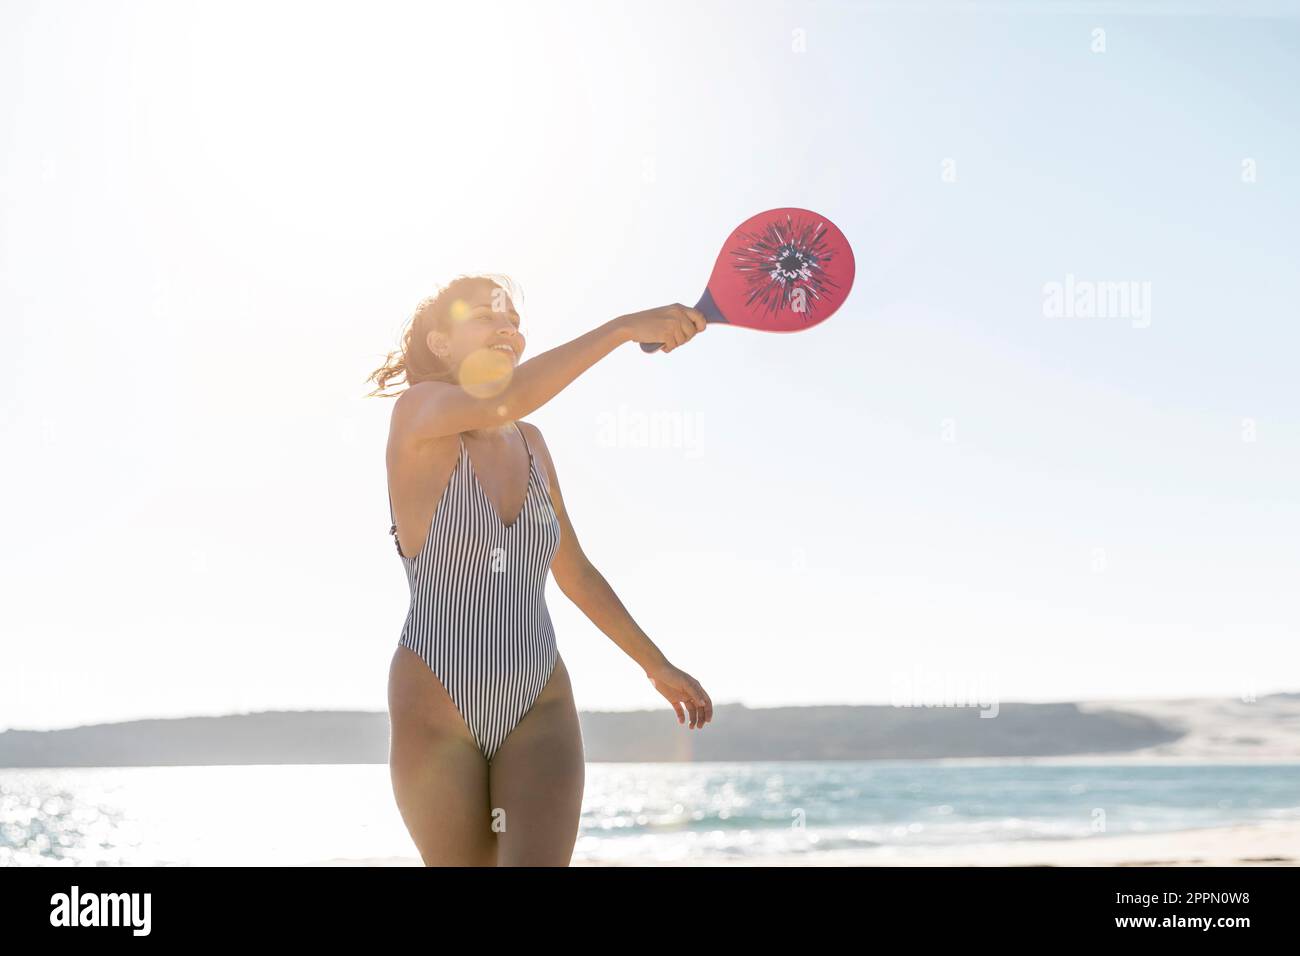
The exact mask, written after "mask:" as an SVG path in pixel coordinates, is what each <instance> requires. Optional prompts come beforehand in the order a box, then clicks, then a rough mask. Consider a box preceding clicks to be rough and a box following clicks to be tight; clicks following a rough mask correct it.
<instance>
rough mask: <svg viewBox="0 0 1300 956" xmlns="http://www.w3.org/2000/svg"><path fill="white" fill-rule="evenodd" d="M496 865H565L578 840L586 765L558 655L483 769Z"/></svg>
mask: <svg viewBox="0 0 1300 956" xmlns="http://www.w3.org/2000/svg"><path fill="white" fill-rule="evenodd" d="M488 778H489V788H490V791H489V792H490V798H491V804H492V807H493V810H494V811H495V812H496V813H497V817H498V821H499V822H498V824H497V829H498V831H499V832H498V833H497V863H498V865H499V866H568V865H569V861H570V860H571V858H572V857H573V845H574V843H576V842H577V839H578V821H579V818H580V817H581V815H582V791H583V786H584V784H585V781H586V765H585V762H584V757H583V752H582V730H581V727H580V725H579V723H578V709H577V707H576V706H575V705H574V702H573V688H572V686H571V685H570V684H569V672H568V669H567V668H565V666H564V661H563V660H557V661H556V664H555V670H554V671H553V672H552V673H551V677H550V680H548V681H547V683H546V687H545V688H543V690H542V693H541V696H539V697H538V698H537V702H536V703H535V704H534V705H533V707H532V709H531V710H529V711H528V713H527V714H526V715H525V716H524V719H523V720H521V721H520V722H519V724H518V725H517V726H516V727H515V729H514V730H512V731H511V732H510V735H509V736H508V737H506V739H505V742H504V743H502V744H501V746H500V747H498V748H497V752H496V754H495V755H494V756H493V758H492V763H491V764H490V765H489V767H488Z"/></svg>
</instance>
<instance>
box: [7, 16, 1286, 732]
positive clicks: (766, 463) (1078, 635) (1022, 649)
mask: <svg viewBox="0 0 1300 956" xmlns="http://www.w3.org/2000/svg"><path fill="white" fill-rule="evenodd" d="M1289 9H1293V8H1287V7H1285V6H1282V5H1278V4H1251V3H1245V4H1229V3H1224V4H1191V3H1174V4H1155V3H1147V4H1125V5H1116V4H1104V3H1099V4H1083V3H1032V4H1021V3H960V4H958V3H924V2H922V3H917V4H902V3H877V4H870V3H801V2H784V3H783V2H770V0H761V2H744V3H741V2H739V0H737V2H715V3H695V2H669V3H662V2H661V3H656V4H653V5H643V6H641V7H639V8H634V7H631V6H629V5H623V4H609V5H606V4H573V3H545V4H540V3H496V2H477V3H472V4H470V3H456V4H410V5H406V4H402V5H399V4H392V3H378V4H375V3H366V4H364V5H363V4H360V3H349V4H321V3H312V4H310V5H308V4H290V3H276V4H267V5H263V4H253V3H231V2H222V3H183V4H176V3H129V4H128V3H121V2H118V3H88V2H83V3H60V4H46V3H36V2H13V0H10V2H6V3H5V4H4V5H3V7H2V8H0V323H2V324H0V330H2V332H3V343H4V347H3V348H0V441H2V442H3V449H4V461H5V464H6V467H5V468H4V469H3V471H0V534H2V536H3V540H4V547H3V549H2V550H0V562H2V563H0V580H2V581H3V585H2V586H0V588H2V592H3V593H2V596H0V728H10V727H16V728H29V729H41V728H55V727H68V726H76V725H80V724H86V723H97V722H105V721H117V720H129V719H137V718H148V717H178V716H189V715H216V714H227V713H247V712H253V711H262V710H315V709H348V710H352V709H356V710H371V711H373V710H383V709H385V708H386V706H387V698H386V682H387V674H388V667H389V663H390V660H391V657H392V654H393V651H394V650H395V648H396V646H397V641H398V638H399V636H400V632H401V627H402V623H403V620H404V618H405V616H406V611H407V601H408V591H407V581H406V577H405V574H404V571H403V568H402V565H401V562H400V560H399V558H398V556H397V554H396V553H395V550H394V548H393V542H392V538H391V537H390V536H389V534H388V527H389V516H388V501H387V495H386V484H385V473H384V448H385V443H386V440H387V428H388V421H389V413H390V410H391V407H392V404H391V403H392V399H388V398H375V397H367V392H368V391H369V390H370V388H371V387H372V386H371V385H370V384H369V383H368V382H366V377H367V376H368V375H369V374H370V373H371V371H373V370H374V369H375V368H376V367H378V366H379V365H380V364H381V363H382V362H383V360H384V358H385V356H386V355H387V354H388V352H389V351H390V350H392V349H395V348H397V347H398V344H399V335H400V333H401V331H402V328H403V326H404V324H405V323H406V321H407V319H408V318H409V316H410V314H411V312H412V310H413V309H414V307H415V305H416V303H417V302H418V301H419V300H420V299H421V298H423V297H425V296H426V295H429V294H430V293H431V292H433V291H435V290H436V288H437V287H438V285H439V284H440V283H442V282H445V281H446V280H447V279H449V278H450V277H451V276H453V275H455V274H458V273H461V272H471V271H483V270H486V271H493V272H504V273H507V274H509V275H511V276H512V277H514V278H515V279H516V280H517V281H518V282H519V284H520V285H521V287H522V289H523V292H524V294H523V296H522V298H521V299H520V300H518V301H517V302H516V305H517V307H518V308H519V311H520V314H521V317H522V328H523V332H524V334H525V336H526V337H527V340H528V346H527V350H526V352H525V356H524V358H525V361H526V360H527V359H528V358H530V357H532V356H534V355H537V354H540V353H541V352H544V351H546V350H548V349H551V348H554V347H556V346H559V345H562V344H563V343H565V342H568V341H570V340H572V339H574V338H576V337H578V336H580V335H583V334H585V333H586V332H588V331H590V330H591V329H593V328H595V327H596V326H598V325H600V324H602V323H604V322H607V321H609V320H610V319H612V318H614V317H616V316H619V315H622V314H625V313H629V312H634V311H640V310H642V309H648V308H651V307H654V306H658V305H664V304H667V303H671V302H682V303H685V304H687V305H693V304H694V303H695V301H696V300H697V299H698V297H699V295H700V293H701V292H702V291H703V287H704V283H705V281H706V279H707V277H708V274H709V271H710V269H711V268H712V264H713V260H714V257H715V256H716V255H717V252H718V249H719V247H720V245H721V242H722V240H723V239H724V238H725V237H726V235H727V234H728V233H729V232H730V231H731V229H732V228H733V227H734V226H736V225H737V224H739V223H740V222H741V221H743V220H744V219H746V218H748V217H749V216H750V215H752V214H753V213H755V212H758V211H760V210H763V209H769V208H774V207H781V206H798V207H802V208H807V209H813V210H816V211H818V212H820V213H822V214H824V215H826V216H829V217H830V218H832V219H833V220H834V221H835V222H836V223H837V224H838V225H839V227H840V228H841V229H842V230H843V231H844V233H845V234H846V235H847V236H848V237H849V239H850V241H851V242H852V243H853V248H854V253H855V258H856V263H857V276H856V281H855V285H854V288H853V290H852V293H851V295H850V297H849V300H848V302H847V303H846V304H845V306H844V307H843V308H842V309H841V310H840V311H839V312H838V313H837V314H836V315H835V316H834V317H832V318H831V319H830V320H828V321H826V322H824V323H822V324H820V325H818V326H816V327H814V328H812V329H810V330H808V331H806V332H802V333H799V334H794V335H790V334H775V333H763V332H756V331H749V330H745V329H740V328H735V327H732V328H727V327H714V328H710V329H709V330H708V332H707V333H706V334H704V335H702V336H699V337H697V338H695V339H694V340H692V341H691V342H690V343H689V344H688V345H687V346H686V347H684V348H681V349H678V350H675V351H674V352H673V353H671V354H663V353H659V354H655V355H646V354H643V353H642V352H641V351H640V349H639V348H637V347H636V346H635V345H632V344H629V345H625V346H622V347H620V348H619V349H617V350H615V351H614V352H612V353H611V354H610V355H608V356H607V357H606V358H604V359H603V360H601V361H600V362H599V363H597V364H596V365H595V366H594V367H592V368H591V369H590V370H589V371H587V372H586V373H584V374H583V375H581V376H580V377H579V378H578V379H577V380H575V381H574V382H573V383H572V384H571V385H570V386H569V387H567V388H566V389H565V390H564V391H563V392H561V393H560V394H559V395H558V396H556V397H555V398H554V399H553V400H552V401H550V402H548V403H547V404H546V405H544V406H543V407H541V408H539V409H537V410H536V411H535V412H533V413H532V414H530V415H528V416H526V419H527V420H528V421H530V422H532V423H534V424H536V425H537V426H538V427H539V428H540V429H541V430H542V432H543V434H544V435H545V437H546V441H547V445H548V447H549V448H550V450H551V454H552V456H553V458H554V460H555V465H556V469H557V472H558V475H559V478H560V481H561V483H562V485H561V486H562V488H563V490H564V497H565V501H566V504H567V506H568V510H569V513H570V518H571V520H572V522H573V525H574V528H575V530H576V533H577V535H578V538H579V540H580V542H581V544H582V547H583V550H584V551H585V552H586V553H587V555H588V556H589V557H590V558H591V560H592V561H593V563H594V564H595V565H596V567H597V568H598V569H599V570H600V571H601V573H602V574H604V576H605V577H606V579H607V580H608V581H609V582H610V584H611V585H612V587H613V588H614V590H615V592H616V593H617V594H618V595H619V597H620V599H621V600H622V601H623V603H624V604H625V605H626V606H627V608H628V610H629V612H630V613H631V615H632V616H633V618H634V619H635V620H636V621H637V623H638V624H639V625H640V626H641V627H642V628H643V629H644V630H645V632H646V633H647V634H648V635H649V636H650V638H651V639H652V640H653V641H654V642H655V643H656V644H657V645H658V646H659V647H660V648H662V649H663V650H664V652H665V654H666V655H667V656H668V658H669V659H670V660H671V661H672V662H673V663H674V664H676V665H677V666H679V667H681V668H683V669H684V670H686V671H687V672H689V673H691V674H692V675H694V676H695V677H696V678H697V679H698V680H699V681H700V682H701V683H702V684H703V685H704V687H705V688H706V690H707V691H708V692H709V694H710V696H711V698H712V699H713V701H714V703H715V706H716V705H719V704H728V703H737V702H739V703H743V704H745V705H746V706H750V707H770V706H779V705H802V704H883V703H891V702H893V703H898V702H899V701H900V700H902V699H906V700H908V701H910V702H912V703H934V702H936V700H937V699H938V698H939V697H942V696H943V695H945V694H947V693H948V691H946V690H938V689H937V688H941V687H942V688H956V690H954V691H953V693H954V694H957V695H960V694H961V693H964V692H965V691H964V690H963V688H970V687H976V686H978V687H979V688H981V689H982V690H981V693H983V694H985V695H986V696H987V695H993V696H996V697H997V698H998V699H1000V700H1002V701H1015V700H1020V701H1060V700H1107V699H1122V698H1131V697H1144V698H1172V697H1183V696H1201V695H1211V696H1232V697H1241V696H1245V695H1250V694H1258V695H1262V694H1266V693H1270V692H1275V691H1295V690H1300V640H1298V638H1300V610H1298V598H1297V595H1298V594H1300V588H1297V586H1296V585H1297V580H1298V574H1297V572H1298V571H1300V500H1298V492H1297V489H1300V401H1298V399H1300V386H1298V385H1297V378H1296V372H1295V369H1296V356H1297V352H1298V350H1300V333H1298V332H1297V327H1298V323H1300V312H1298V311H1297V303H1298V302H1300V277H1298V275H1297V270H1296V263H1297V261H1300V230H1297V228H1296V223H1297V220H1298V219H1300V115H1298V114H1300V98H1297V97H1296V95H1295V90H1296V89H1297V87H1298V86H1300V82H1298V80H1300V75H1298V74H1300V19H1297V16H1296V15H1295V14H1293V13H1291V12H1289ZM1106 283H1112V284H1113V283H1118V284H1121V285H1119V286H1113V285H1112V286H1107V285H1103V284H1106ZM1107 288H1112V289H1113V288H1123V289H1124V290H1125V291H1126V292H1130V291H1131V292H1132V293H1133V295H1132V296H1131V298H1128V299H1126V300H1125V301H1124V302H1122V303H1120V305H1121V307H1120V308H1118V309H1112V310H1109V311H1107V310H1104V309H1095V310H1093V312H1092V313H1091V314H1089V312H1088V310H1087V308H1086V302H1087V298H1086V297H1087V296H1089V295H1091V294H1092V293H1093V292H1094V291H1099V292H1101V294H1102V295H1101V299H1100V300H1099V301H1106V299H1105V290H1106V289H1107ZM1063 290H1069V291H1068V295H1069V301H1070V302H1071V303H1072V304H1073V305H1076V306H1078V308H1069V309H1065V310H1062V309H1061V308H1054V307H1053V304H1052V303H1053V297H1054V296H1055V297H1056V298H1055V301H1056V303H1057V305H1058V306H1059V304H1060V302H1061V296H1062V294H1063ZM1081 290H1082V291H1081ZM1063 313H1064V314H1063ZM547 602H548V607H549V609H550V613H551V616H552V620H553V621H554V624H555V629H556V633H557V639H558V643H559V647H560V653H561V655H562V657H563V659H564V661H565V664H566V666H567V667H568V670H569V673H570V676H571V679H572V682H573V686H574V693H575V699H576V701H577V704H578V707H579V709H580V710H584V711H593V710H626V709H640V708H646V707H659V708H663V709H664V711H665V713H670V711H669V709H668V705H667V703H666V702H665V701H664V700H663V699H662V698H661V697H660V696H659V695H658V694H657V693H656V692H655V691H654V689H653V687H651V686H650V684H649V683H648V681H647V680H646V679H645V676H644V674H643V673H642V672H641V670H640V668H639V667H638V666H637V665H636V664H635V663H633V662H632V661H631V660H630V659H629V658H627V657H626V656H625V655H624V654H623V653H622V652H621V651H620V650H619V649H618V648H617V647H616V646H615V645H614V644H613V643H612V642H611V641H610V640H609V639H608V638H607V637H605V635H603V634H602V633H601V632H600V631H599V629H597V628H596V627H595V625H593V624H592V623H591V622H590V621H589V620H588V619H587V618H586V617H585V616H584V615H583V613H582V612H581V610H580V609H579V608H577V607H576V606H575V605H573V604H572V603H571V602H570V601H569V600H568V599H567V598H566V597H565V596H564V595H563V594H562V593H561V592H560V591H559V589H558V587H557V586H556V585H555V583H554V581H551V582H549V583H548V588H547Z"/></svg>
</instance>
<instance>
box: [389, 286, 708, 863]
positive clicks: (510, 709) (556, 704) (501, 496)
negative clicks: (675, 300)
mask: <svg viewBox="0 0 1300 956" xmlns="http://www.w3.org/2000/svg"><path fill="white" fill-rule="evenodd" d="M705 327H706V326H705V322H704V317H703V316H702V315H701V314H700V313H699V312H698V311H696V310H695V309H689V308H686V307H685V306H682V305H670V306H664V307H662V308H658V309H649V310H647V311H645V312H637V313H633V314H630V315H623V316H619V317H618V318H616V319H612V320H610V321H609V322H606V323H605V324H603V325H601V326H599V327H597V328H595V329H593V330H592V331H590V332H588V333H586V334H585V335H582V336H579V337H578V338H576V339H574V340H573V341H572V342H569V343H567V344H565V345H561V346H559V347H558V348H554V349H551V350H550V351H548V352H544V353H542V354H541V355H539V356H537V357H536V358H534V359H532V360H530V361H529V362H527V363H525V364H522V365H521V364H519V362H520V357H521V356H522V355H523V351H524V338H523V336H522V335H521V334H520V331H519V315H518V313H516V311H515V308H514V303H513V299H512V297H511V295H510V293H509V288H508V280H506V282H504V283H503V282H502V281H499V279H498V278H497V277H495V276H485V275H464V276H459V277H457V278H456V279H455V280H453V281H452V282H451V283H450V284H448V285H447V286H446V287H444V288H443V289H442V290H441V291H440V292H439V293H438V294H437V295H435V296H432V297H430V298H428V299H425V300H424V301H423V302H421V303H420V305H419V307H418V308H417V309H416V311H415V315H414V316H413V317H412V319H411V322H410V325H409V327H408V328H407V330H406V332H405V335H404V339H403V348H402V349H401V351H400V352H398V353H393V354H390V355H389V361H388V362H387V363H385V365H384V367H383V368H380V369H379V370H377V371H376V372H375V373H374V374H373V375H372V376H371V380H372V381H374V382H376V383H377V386H378V387H377V389H376V390H375V392H372V393H371V394H378V393H379V392H381V391H382V390H383V389H384V388H385V387H386V383H387V382H388V380H390V379H391V378H393V377H394V376H396V375H397V374H399V373H401V374H403V375H404V377H405V380H406V382H407V383H408V386H409V387H408V388H406V389H405V390H404V391H403V392H402V393H401V394H400V395H399V396H398V398H397V401H396V402H395V403H394V406H393V413H392V420H391V423H390V426H389V437H388V451H387V458H388V489H389V508H390V512H391V514H392V526H391V528H390V533H391V534H393V535H394V540H395V542H396V544H397V553H398V555H399V556H400V557H401V559H402V563H403V565H404V566H405V569H406V575H407V580H408V582H409V584H410V587H411V604H410V610H409V612H408V614H407V618H406V623H405V625H404V627H403V629H402V636H401V639H400V640H399V642H398V646H397V649H396V651H395V652H394V654H393V659H392V662H391V664H390V667H389V678H388V705H389V715H390V720H391V738H390V749H389V769H390V771H391V775H392V783H393V793H394V795H395V796H396V798H397V805H398V809H399V811H400V812H401V815H402V819H403V821H404V822H405V824H406V827H407V829H408V830H409V831H410V833H411V837H412V839H413V840H414V841H415V844H416V846H417V847H418V848H419V851H420V856H421V858H422V859H423V860H424V863H425V865H426V866H483V865H486V866H494V865H504V866H519V865H524V866H567V865H568V863H569V860H570V857H571V856H572V854H573V846H574V843H575V841H576V839H577V834H578V818H579V815H580V812H581V806H582V791H583V784H584V767H583V751H582V735H581V732H580V730H579V725H578V712H577V708H576V706H575V705H574V702H573V691H572V688H571V687H570V685H569V675H568V671H567V670H566V668H565V666H564V661H563V660H562V659H561V658H560V655H559V651H558V649H557V648H556V643H555V633H554V631H553V629H552V627H551V618H550V615H549V614H548V612H547V609H546V602H545V598H544V594H543V592H544V588H545V583H546V572H547V570H548V568H549V570H550V571H551V573H552V574H553V575H554V576H555V582H556V584H558V585H559V587H560V590H561V591H563V592H564V594H565V595H566V596H567V597H568V598H569V599H570V600H572V601H573V602H574V603H575V604H576V605H577V606H578V607H579V608H581V609H582V611H583V613H585V614H586V615H587V616H588V617H589V618H590V619H591V620H592V622H593V623H595V624H596V626H597V627H599V628H600V629H601V630H602V631H604V632H605V633H606V634H607V635H609V637H610V639H611V640H613V641H614V643H616V644H617V645H618V646H619V647H620V648H621V649H622V650H623V651H624V653H626V654H627V655H628V656H629V657H631V658H632V659H633V660H634V661H636V662H637V664H638V665H639V666H640V667H641V668H642V669H643V670H644V671H645V674H646V676H647V677H648V678H649V679H650V681H651V683H652V684H654V686H655V689H656V690H658V691H659V693H661V694H662V695H663V696H664V697H665V698H666V699H667V700H668V701H669V702H670V703H671V704H672V705H673V709H674V710H675V711H676V712H677V720H678V722H679V723H683V722H685V719H686V713H689V717H690V724H689V725H690V727H691V728H692V729H694V728H699V727H703V726H704V725H705V724H706V723H708V722H709V721H710V720H712V719H713V702H712V701H711V700H710V699H709V695H708V694H706V693H705V692H704V688H703V687H701V686H700V683H699V682H698V681H697V680H695V678H693V677H691V675H689V674H687V673H686V672H685V671H682V670H680V669H678V668H676V667H674V666H673V665H672V664H670V663H669V662H668V660H667V658H665V657H664V655H663V653H662V652H661V651H660V650H659V648H658V647H656V646H655V645H654V643H653V642H652V641H651V640H650V638H649V637H647V636H646V635H645V633H643V632H642V631H641V629H640V628H639V627H637V625H636V622H635V621H633V620H632V618H631V616H630V615H629V614H628V613H627V611H626V609H624V607H623V605H622V603H621V602H620V601H619V599H618V597H617V595H615V594H614V592H613V590H611V588H610V586H609V584H608V583H607V582H606V581H605V579H604V577H602V576H601V574H600V572H599V571H597V570H596V568H595V567H593V566H592V564H591V563H590V562H589V561H588V560H587V557H586V555H584V554H583V553H582V548H581V546H580V545H579V544H578V539H577V537H576V536H575V534H574V532H573V527H572V526H571V525H570V524H569V519H568V516H567V515H566V513H565V509H564V498H563V496H562V495H561V494H560V484H559V479H558V478H557V477H556V471H555V463H554V462H553V461H552V459H551V453H550V450H549V449H548V448H547V446H546V441H545V439H543V437H542V433H541V431H540V430H539V429H538V428H537V426H536V425H532V424H530V423H527V422H521V421H519V419H520V418H522V417H523V416H525V415H527V414H529V413H530V412H532V411H535V410H536V409H538V408H540V407H542V406H543V405H545V404H546V403H547V402H549V401H550V400H551V399H552V398H554V397H555V396H556V395H558V394H559V393H560V391H561V390H562V389H563V388H565V387H566V386H567V385H569V384H570V383H571V382H572V381H573V380H574V379H576V378H577V377H578V376H579V375H581V374H582V373H583V372H585V371H586V370H587V369H589V368H591V366H593V365H594V364H595V363H596V362H598V361H599V360H600V359H602V358H604V357H605V356H606V355H608V354H609V353H610V352H612V351H613V350H614V349H615V348H616V347H617V346H619V345H621V344H623V343H625V342H662V343H664V351H666V352H671V351H672V350H673V349H675V348H677V347H679V346H681V345H684V344H685V343H686V342H689V341H690V340H691V339H692V338H693V337H694V336H695V335H696V334H697V333H698V332H700V331H701V330H703V329H704V328H705ZM520 502H522V504H520ZM684 711H685V713H684Z"/></svg>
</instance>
